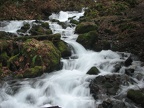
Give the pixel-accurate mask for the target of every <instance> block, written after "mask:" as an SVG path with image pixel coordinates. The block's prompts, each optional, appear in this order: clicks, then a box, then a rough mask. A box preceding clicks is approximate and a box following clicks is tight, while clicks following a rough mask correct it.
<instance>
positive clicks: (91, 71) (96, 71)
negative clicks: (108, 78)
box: [86, 67, 100, 75]
mask: <svg viewBox="0 0 144 108" xmlns="http://www.w3.org/2000/svg"><path fill="white" fill-rule="evenodd" d="M99 73H100V71H99V70H98V69H97V68H96V67H92V68H90V70H89V71H88V72H87V73H86V74H88V75H97V74H99Z"/></svg>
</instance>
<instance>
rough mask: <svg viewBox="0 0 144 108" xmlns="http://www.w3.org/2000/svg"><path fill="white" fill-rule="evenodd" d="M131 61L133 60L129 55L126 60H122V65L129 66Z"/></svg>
mask: <svg viewBox="0 0 144 108" xmlns="http://www.w3.org/2000/svg"><path fill="white" fill-rule="evenodd" d="M132 62H133V60H132V58H131V56H129V57H128V58H127V59H126V61H125V62H124V65H125V66H126V67H128V66H130V65H131V64H132Z"/></svg>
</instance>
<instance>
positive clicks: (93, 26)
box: [75, 22, 98, 34]
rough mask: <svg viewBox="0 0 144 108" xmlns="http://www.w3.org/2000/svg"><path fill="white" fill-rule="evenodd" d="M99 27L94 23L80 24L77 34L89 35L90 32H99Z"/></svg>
mask: <svg viewBox="0 0 144 108" xmlns="http://www.w3.org/2000/svg"><path fill="white" fill-rule="evenodd" d="M97 29H98V26H97V25H96V24H94V23H92V22H85V23H80V24H78V25H77V27H76V30H75V31H76V33H79V34H82V33H87V32H89V31H93V30H97Z"/></svg>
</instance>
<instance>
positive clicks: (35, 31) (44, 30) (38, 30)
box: [30, 23, 52, 35]
mask: <svg viewBox="0 0 144 108" xmlns="http://www.w3.org/2000/svg"><path fill="white" fill-rule="evenodd" d="M30 33H31V35H45V34H52V31H51V30H50V29H49V25H48V24H47V23H46V24H45V23H42V26H41V25H33V27H32V29H31V30H30Z"/></svg>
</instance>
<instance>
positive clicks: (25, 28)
mask: <svg viewBox="0 0 144 108" xmlns="http://www.w3.org/2000/svg"><path fill="white" fill-rule="evenodd" d="M29 29H30V24H29V23H24V25H23V26H22V27H21V29H19V30H17V32H18V33H26V32H27V31H28V30H29Z"/></svg>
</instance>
